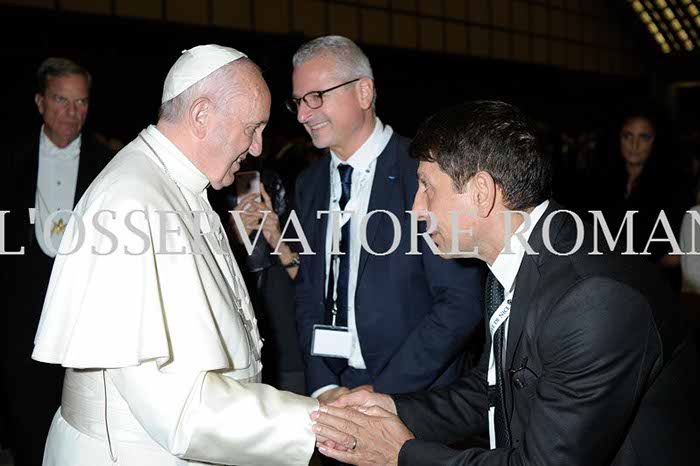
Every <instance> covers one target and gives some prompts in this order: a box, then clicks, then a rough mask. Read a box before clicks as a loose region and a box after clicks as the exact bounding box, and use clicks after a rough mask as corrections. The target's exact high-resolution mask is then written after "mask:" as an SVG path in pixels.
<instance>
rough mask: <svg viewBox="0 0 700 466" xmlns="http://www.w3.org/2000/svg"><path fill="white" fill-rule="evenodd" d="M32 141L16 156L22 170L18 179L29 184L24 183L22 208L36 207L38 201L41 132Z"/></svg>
mask: <svg viewBox="0 0 700 466" xmlns="http://www.w3.org/2000/svg"><path fill="white" fill-rule="evenodd" d="M33 136H34V138H33V139H32V141H31V142H30V143H29V144H27V145H26V146H24V149H23V150H22V151H21V153H18V154H14V157H16V159H15V160H16V165H15V166H17V167H21V168H20V173H17V175H18V176H19V178H18V179H20V180H26V181H27V183H22V184H21V186H22V187H23V188H24V189H23V190H22V202H23V204H25V205H23V206H22V207H34V201H35V199H36V183H37V177H38V174H39V136H40V134H39V131H37V132H36V133H34V134H33Z"/></svg>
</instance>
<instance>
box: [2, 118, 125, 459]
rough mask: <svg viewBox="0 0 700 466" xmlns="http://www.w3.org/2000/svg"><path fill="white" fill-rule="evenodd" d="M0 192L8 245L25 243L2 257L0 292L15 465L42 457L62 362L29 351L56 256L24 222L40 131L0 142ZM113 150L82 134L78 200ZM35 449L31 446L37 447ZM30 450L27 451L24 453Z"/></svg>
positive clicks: (32, 196)
mask: <svg viewBox="0 0 700 466" xmlns="http://www.w3.org/2000/svg"><path fill="white" fill-rule="evenodd" d="M0 152H1V153H0V157H1V158H2V159H1V162H0V164H1V166H2V168H1V169H0V171H1V172H2V173H0V177H1V178H2V180H3V181H2V183H1V184H2V187H1V188H0V189H1V191H2V196H1V197H0V210H9V211H10V213H8V214H6V216H5V250H6V251H17V250H19V248H20V247H21V246H23V247H24V255H22V256H4V257H0V266H1V268H2V271H1V272H0V276H1V277H2V281H3V287H4V288H5V287H6V288H5V290H6V291H5V292H4V293H3V300H4V302H5V306H3V309H2V310H0V314H1V317H0V319H1V321H0V328H2V337H1V338H0V339H1V340H2V343H0V345H2V350H3V353H2V356H1V357H0V360H1V361H0V364H1V365H2V366H1V367H0V370H1V373H0V384H1V386H2V388H0V394H1V395H2V400H0V401H1V402H2V405H3V407H2V408H3V411H4V410H8V411H9V412H8V413H6V416H7V417H8V418H9V419H8V421H9V422H8V425H9V428H11V430H13V431H14V432H15V433H16V434H17V437H16V438H10V439H9V440H8V441H9V442H12V443H13V445H12V446H13V447H14V448H15V450H16V453H17V455H19V456H20V458H19V459H18V463H17V464H18V465H19V464H22V461H24V463H25V464H32V465H33V464H41V457H42V453H43V450H44V442H45V441H46V434H47V433H48V430H49V425H50V424H51V418H52V417H53V414H54V413H55V411H56V409H57V408H58V406H59V404H60V396H61V386H62V382H63V368H61V367H58V366H52V365H48V364H42V363H39V362H36V361H33V360H32V359H31V355H32V350H33V348H34V335H35V333H36V329H37V326H38V324H39V318H40V317H41V309H42V306H43V304H44V297H45V295H46V290H47V287H48V283H49V278H50V276H51V268H52V267H53V262H54V260H53V259H52V258H50V257H48V256H46V255H45V254H44V253H43V251H42V250H41V248H40V247H39V244H38V242H37V239H36V236H35V230H34V225H33V224H30V223H29V216H28V210H27V209H28V208H30V207H35V205H34V204H35V200H36V184H37V174H38V170H39V131H36V132H34V133H32V134H31V135H29V137H28V138H25V139H23V140H21V139H20V140H19V141H14V142H13V143H12V144H5V145H4V146H3V147H2V148H0ZM111 155H112V154H111V152H110V151H109V150H108V149H107V148H106V147H105V146H103V145H102V144H100V143H98V142H97V141H95V140H94V139H93V138H91V137H88V136H87V135H85V134H83V137H82V143H81V147H80V162H79V165H78V180H77V185H76V192H75V203H77V202H78V200H79V199H80V197H81V196H82V195H83V193H84V192H85V190H86V189H87V188H88V186H90V183H92V180H93V179H95V177H96V176H97V175H98V174H99V173H100V171H102V169H103V168H104V167H105V165H107V163H108V162H109V159H110V158H111ZM35 450H36V451H35ZM27 455H31V459H30V458H29V457H28V456H27Z"/></svg>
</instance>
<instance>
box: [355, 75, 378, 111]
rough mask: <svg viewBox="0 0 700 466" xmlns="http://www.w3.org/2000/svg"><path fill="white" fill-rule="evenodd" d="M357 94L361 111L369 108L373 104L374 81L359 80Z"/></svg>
mask: <svg viewBox="0 0 700 466" xmlns="http://www.w3.org/2000/svg"><path fill="white" fill-rule="evenodd" d="M357 93H358V97H359V99H360V107H362V110H367V109H369V108H371V107H372V103H374V81H373V80H371V79H369V78H367V77H364V78H360V80H359V81H358V83H357Z"/></svg>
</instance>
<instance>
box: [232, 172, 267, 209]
mask: <svg viewBox="0 0 700 466" xmlns="http://www.w3.org/2000/svg"><path fill="white" fill-rule="evenodd" d="M235 184H236V196H238V199H240V198H242V197H243V196H245V195H246V194H249V193H257V195H258V196H257V198H256V200H257V201H258V202H262V197H261V196H260V172H258V171H255V170H251V171H245V172H238V173H236V178H235Z"/></svg>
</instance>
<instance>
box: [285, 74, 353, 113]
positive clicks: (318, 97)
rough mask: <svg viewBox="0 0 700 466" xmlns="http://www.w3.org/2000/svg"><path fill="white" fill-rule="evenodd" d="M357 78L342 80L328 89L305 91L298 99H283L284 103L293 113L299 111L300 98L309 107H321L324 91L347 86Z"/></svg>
mask: <svg viewBox="0 0 700 466" xmlns="http://www.w3.org/2000/svg"><path fill="white" fill-rule="evenodd" d="M359 80H360V78H356V79H353V80H352V81H347V82H344V83H343V84H338V85H337V86H333V87H329V88H328V89H324V90H322V91H311V92H307V93H306V94H304V95H303V96H302V97H300V98H298V99H295V98H294V97H290V98H288V99H287V100H285V101H284V104H285V105H286V107H287V110H289V111H290V112H292V113H295V114H296V113H297V112H298V111H299V105H301V101H302V100H303V101H304V103H305V104H306V105H308V107H309V108H311V109H317V108H321V106H322V105H323V95H324V94H325V93H327V92H330V91H333V90H335V89H338V88H339V87H343V86H347V85H348V84H351V83H354V82H355V81H359Z"/></svg>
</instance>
